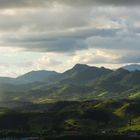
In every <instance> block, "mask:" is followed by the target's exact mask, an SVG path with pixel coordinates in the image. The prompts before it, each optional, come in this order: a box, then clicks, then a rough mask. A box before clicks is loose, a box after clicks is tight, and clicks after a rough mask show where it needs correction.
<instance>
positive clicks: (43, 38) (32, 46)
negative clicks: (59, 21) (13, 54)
mask: <svg viewBox="0 0 140 140" xmlns="http://www.w3.org/2000/svg"><path fill="white" fill-rule="evenodd" d="M119 31H120V29H92V28H87V29H77V30H73V31H63V32H54V33H50V34H47V33H45V34H44V33H40V34H37V35H34V34H30V35H21V36H17V35H16V36H11V35H10V37H9V36H5V38H4V39H3V42H4V43H3V44H0V45H1V46H13V47H21V48H24V49H25V50H29V51H39V52H43V51H48V52H67V53H71V52H75V51H77V50H82V49H87V48H88V47H89V46H88V45H87V44H86V42H85V40H86V39H87V38H89V37H94V36H99V37H104V38H107V37H113V36H115V35H116V34H117V32H119Z"/></svg>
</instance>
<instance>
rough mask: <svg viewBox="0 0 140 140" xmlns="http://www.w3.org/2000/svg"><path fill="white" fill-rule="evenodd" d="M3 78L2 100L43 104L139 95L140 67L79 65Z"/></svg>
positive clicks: (0, 84)
mask: <svg viewBox="0 0 140 140" xmlns="http://www.w3.org/2000/svg"><path fill="white" fill-rule="evenodd" d="M0 79H2V80H0V81H1V82H0V101H3V100H4V101H30V102H36V103H37V102H38V103H43V102H54V101H58V100H91V99H102V100H105V99H111V98H117V99H121V98H139V97H140V71H138V70H137V71H128V70H125V69H122V68H120V69H118V70H115V71H113V70H110V69H106V68H104V67H101V68H98V67H92V66H88V65H83V64H76V65H75V66H74V67H73V68H71V69H70V70H67V71H66V72H64V73H57V72H54V71H31V72H29V73H27V74H24V75H22V76H19V77H17V78H0ZM2 81H3V82H2Z"/></svg>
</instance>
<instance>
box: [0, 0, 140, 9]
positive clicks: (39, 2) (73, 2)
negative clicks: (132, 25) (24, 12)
mask: <svg viewBox="0 0 140 140" xmlns="http://www.w3.org/2000/svg"><path fill="white" fill-rule="evenodd" d="M54 3H59V4H65V5H70V6H91V5H92V6H94V5H101V6H104V5H114V6H137V5H140V1H139V0H0V8H23V7H25V8H28V7H44V6H49V5H52V4H54Z"/></svg>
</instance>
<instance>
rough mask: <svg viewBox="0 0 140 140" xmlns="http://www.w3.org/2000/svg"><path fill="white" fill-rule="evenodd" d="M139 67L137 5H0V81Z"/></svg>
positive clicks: (74, 0) (88, 0)
mask: <svg viewBox="0 0 140 140" xmlns="http://www.w3.org/2000/svg"><path fill="white" fill-rule="evenodd" d="M77 63H81V64H88V65H91V66H99V67H100V66H105V67H108V68H112V69H116V68H118V67H121V66H123V65H126V64H132V63H140V0H0V76H6V77H7V76H10V77H17V76H18V75H21V74H23V73H26V72H29V71H31V70H42V69H45V70H55V71H57V72H63V71H65V70H67V69H69V68H71V67H72V66H73V65H75V64H77Z"/></svg>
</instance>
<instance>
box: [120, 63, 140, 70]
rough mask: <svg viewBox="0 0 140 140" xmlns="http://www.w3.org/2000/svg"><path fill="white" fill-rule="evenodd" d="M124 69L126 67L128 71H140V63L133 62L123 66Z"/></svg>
mask: <svg viewBox="0 0 140 140" xmlns="http://www.w3.org/2000/svg"><path fill="white" fill-rule="evenodd" d="M122 68H123V69H126V70H128V71H136V70H138V71H140V65H139V64H131V65H126V66H124V67H122Z"/></svg>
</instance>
